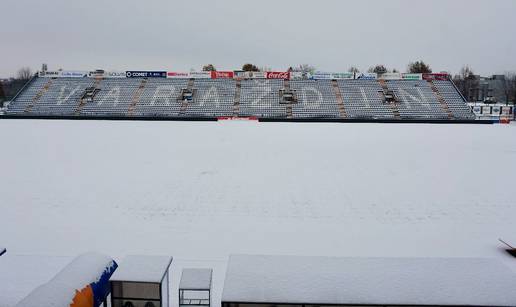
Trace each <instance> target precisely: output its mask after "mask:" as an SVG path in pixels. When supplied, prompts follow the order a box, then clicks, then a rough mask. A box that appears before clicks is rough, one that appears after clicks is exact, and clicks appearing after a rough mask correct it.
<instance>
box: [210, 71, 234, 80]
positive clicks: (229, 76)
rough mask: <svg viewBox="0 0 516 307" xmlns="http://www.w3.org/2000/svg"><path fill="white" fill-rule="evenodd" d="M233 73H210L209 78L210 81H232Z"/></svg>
mask: <svg viewBox="0 0 516 307" xmlns="http://www.w3.org/2000/svg"><path fill="white" fill-rule="evenodd" d="M234 76H235V73H234V72H232V71H212V72H211V78H212V79H233V78H234Z"/></svg>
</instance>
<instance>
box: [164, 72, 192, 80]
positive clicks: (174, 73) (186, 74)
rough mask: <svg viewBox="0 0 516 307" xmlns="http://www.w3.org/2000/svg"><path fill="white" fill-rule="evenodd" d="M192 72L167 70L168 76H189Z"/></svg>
mask: <svg viewBox="0 0 516 307" xmlns="http://www.w3.org/2000/svg"><path fill="white" fill-rule="evenodd" d="M189 77H190V74H189V73H187V72H175V71H169V72H167V78H189Z"/></svg>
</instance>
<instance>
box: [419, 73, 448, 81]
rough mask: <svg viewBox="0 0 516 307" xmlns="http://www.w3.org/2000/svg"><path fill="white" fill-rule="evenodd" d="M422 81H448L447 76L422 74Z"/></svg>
mask: <svg viewBox="0 0 516 307" xmlns="http://www.w3.org/2000/svg"><path fill="white" fill-rule="evenodd" d="M423 80H427V81H433V80H439V81H447V80H448V74H423Z"/></svg>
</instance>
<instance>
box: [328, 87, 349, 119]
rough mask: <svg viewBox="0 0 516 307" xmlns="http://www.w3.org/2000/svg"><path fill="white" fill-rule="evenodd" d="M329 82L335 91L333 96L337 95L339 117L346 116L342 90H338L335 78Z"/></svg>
mask: <svg viewBox="0 0 516 307" xmlns="http://www.w3.org/2000/svg"><path fill="white" fill-rule="evenodd" d="M331 83H332V85H333V91H334V92H335V96H336V97H337V104H338V107H339V113H340V117H342V118H346V117H348V115H347V114H346V108H345V107H344V98H342V92H341V91H340V88H339V83H338V82H337V80H332V82H331Z"/></svg>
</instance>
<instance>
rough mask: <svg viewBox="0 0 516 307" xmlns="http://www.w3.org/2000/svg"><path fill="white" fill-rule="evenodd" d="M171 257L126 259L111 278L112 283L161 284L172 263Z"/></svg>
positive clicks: (138, 256) (132, 256)
mask: <svg viewBox="0 0 516 307" xmlns="http://www.w3.org/2000/svg"><path fill="white" fill-rule="evenodd" d="M172 259H173V258H172V257H170V256H140V255H131V256H127V257H125V258H124V259H123V260H122V261H121V262H120V263H119V264H118V269H117V270H116V271H115V273H114V274H113V276H111V281H135V282H155V283H160V282H161V281H162V280H163V277H164V276H165V274H166V273H167V271H168V268H169V267H170V264H171V263H172Z"/></svg>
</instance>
